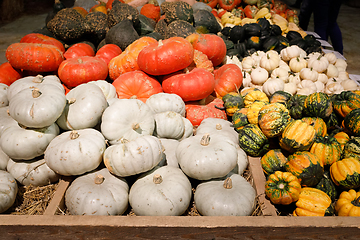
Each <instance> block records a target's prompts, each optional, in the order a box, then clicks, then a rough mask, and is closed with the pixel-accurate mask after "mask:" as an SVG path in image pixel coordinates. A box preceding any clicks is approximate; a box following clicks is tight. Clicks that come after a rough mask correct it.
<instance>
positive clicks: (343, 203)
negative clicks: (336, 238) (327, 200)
mask: <svg viewBox="0 0 360 240" xmlns="http://www.w3.org/2000/svg"><path fill="white" fill-rule="evenodd" d="M335 212H336V214H337V215H338V216H351V217H360V191H359V192H356V191H355V190H354V189H350V190H349V191H343V192H342V193H341V194H340V196H339V199H338V200H337V201H336V204H335Z"/></svg>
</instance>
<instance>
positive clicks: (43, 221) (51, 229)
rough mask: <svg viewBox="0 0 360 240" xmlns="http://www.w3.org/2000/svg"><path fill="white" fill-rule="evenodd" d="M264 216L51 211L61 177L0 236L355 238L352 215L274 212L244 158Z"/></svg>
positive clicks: (255, 161)
mask: <svg viewBox="0 0 360 240" xmlns="http://www.w3.org/2000/svg"><path fill="white" fill-rule="evenodd" d="M249 170H250V172H251V174H252V176H253V185H254V187H255V188H256V191H257V194H258V198H259V201H260V205H261V210H262V213H263V216H249V217H227V216H226V217H225V216H224V217H223V216H219V217H208V216H177V217H172V216H171V217H163V216H161V217H143V216H70V215H56V214H57V213H58V211H59V210H60V209H63V208H64V193H65V191H66V189H67V187H68V186H69V184H70V180H69V179H66V178H65V179H62V180H61V181H60V184H59V186H58V188H57V191H56V193H55V195H54V197H53V199H52V201H51V203H50V204H49V206H48V208H47V209H46V211H45V213H44V215H32V216H26V215H16V216H15V215H0V232H1V234H0V240H1V239H25V238H27V239H45V238H47V237H51V238H52V239H218V240H221V239H359V236H360V218H357V217H335V216H334V217H291V216H277V213H276V209H275V207H274V206H273V205H272V204H271V203H270V202H269V201H268V200H267V199H266V198H265V194H264V183H265V176H264V174H263V172H262V169H261V166H260V160H259V158H251V157H250V158H249Z"/></svg>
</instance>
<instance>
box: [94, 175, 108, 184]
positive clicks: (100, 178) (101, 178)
mask: <svg viewBox="0 0 360 240" xmlns="http://www.w3.org/2000/svg"><path fill="white" fill-rule="evenodd" d="M104 180H105V177H104V176H103V175H101V174H99V175H97V176H96V178H95V179H94V182H95V184H102V183H103V182H104Z"/></svg>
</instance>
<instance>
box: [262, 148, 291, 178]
mask: <svg viewBox="0 0 360 240" xmlns="http://www.w3.org/2000/svg"><path fill="white" fill-rule="evenodd" d="M287 161H288V159H287V157H285V155H284V154H283V153H282V152H281V149H271V150H269V151H268V152H266V153H265V154H264V155H263V156H262V157H261V159H260V163H261V167H262V169H263V171H264V173H265V174H266V175H270V174H273V173H275V172H276V171H283V170H285V164H286V163H287Z"/></svg>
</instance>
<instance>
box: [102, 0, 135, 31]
mask: <svg viewBox="0 0 360 240" xmlns="http://www.w3.org/2000/svg"><path fill="white" fill-rule="evenodd" d="M107 15H108V24H109V27H110V28H112V27H113V26H115V25H116V24H118V23H119V22H121V21H123V20H125V19H128V20H129V19H130V20H131V21H132V22H133V26H137V24H139V11H138V10H137V9H136V8H134V7H133V6H131V5H129V4H126V3H122V2H120V1H114V2H113V4H112V8H111V10H110V11H109V12H108V14H107Z"/></svg>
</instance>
